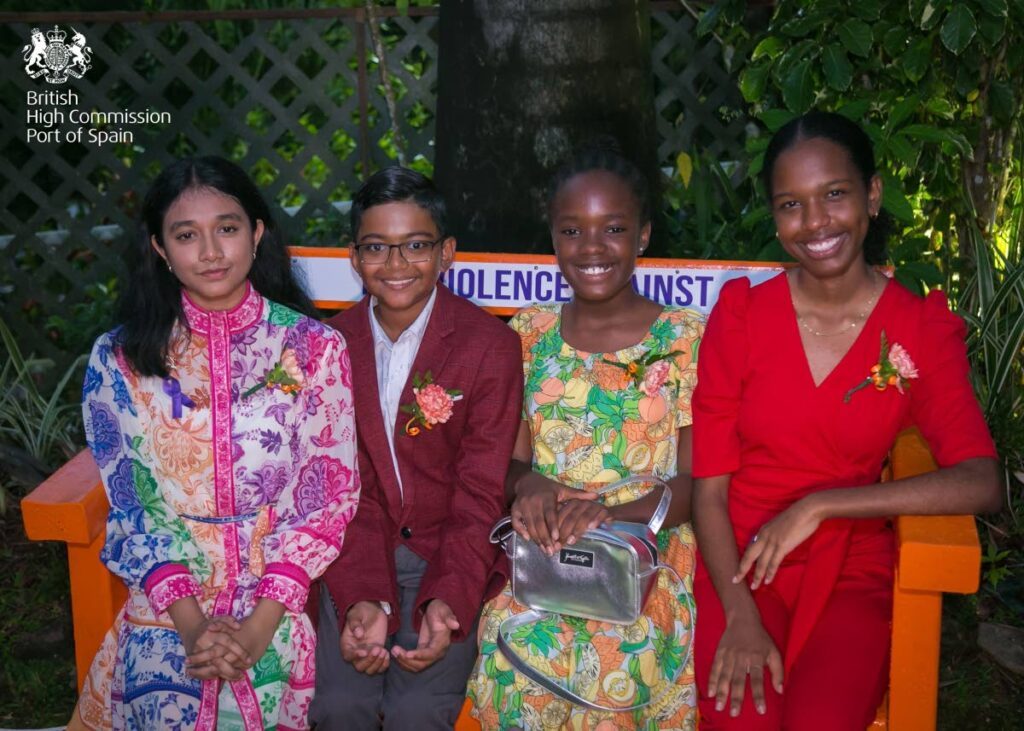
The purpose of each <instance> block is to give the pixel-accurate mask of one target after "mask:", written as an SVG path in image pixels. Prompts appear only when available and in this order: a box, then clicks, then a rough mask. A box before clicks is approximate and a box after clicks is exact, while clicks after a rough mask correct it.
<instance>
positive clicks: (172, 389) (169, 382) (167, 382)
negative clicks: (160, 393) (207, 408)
mask: <svg viewBox="0 0 1024 731" xmlns="http://www.w3.org/2000/svg"><path fill="white" fill-rule="evenodd" d="M164 393H166V394H167V395H168V396H170V397H171V402H172V403H173V409H172V411H171V415H172V416H173V417H174V418H175V419H180V418H181V407H182V405H183V404H184V405H185V406H187V407H189V408H190V409H194V408H195V407H196V405H195V403H194V402H193V401H192V399H190V398H189V397H188V396H186V395H185V394H183V393H182V392H181V384H180V383H178V379H177V378H165V379H164Z"/></svg>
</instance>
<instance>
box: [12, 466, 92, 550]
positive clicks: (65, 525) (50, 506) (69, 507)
mask: <svg viewBox="0 0 1024 731" xmlns="http://www.w3.org/2000/svg"><path fill="white" fill-rule="evenodd" d="M21 515H22V520H23V521H24V523H25V535H27V536H28V537H29V538H30V539H31V540H33V541H63V542H64V543H68V544H72V545H88V544H90V543H92V542H93V541H95V540H96V539H97V538H98V537H100V536H102V535H103V533H104V531H105V530H106V521H107V496H106V494H105V493H104V492H103V483H102V482H101V480H100V470H99V467H97V466H96V462H95V461H93V458H92V454H91V453H90V452H89V450H88V449H85V450H82V451H81V452H79V453H78V454H77V455H75V457H73V458H72V459H71V460H70V461H69V462H68V463H67V464H65V465H64V466H63V467H61V468H60V469H59V470H57V471H56V472H54V473H53V474H52V475H51V476H50V477H49V478H47V479H46V480H45V481H44V482H42V483H41V484H40V485H39V486H38V487H36V489H34V490H33V491H32V492H30V493H29V494H28V495H27V496H26V497H25V498H24V499H23V500H22V501H21Z"/></svg>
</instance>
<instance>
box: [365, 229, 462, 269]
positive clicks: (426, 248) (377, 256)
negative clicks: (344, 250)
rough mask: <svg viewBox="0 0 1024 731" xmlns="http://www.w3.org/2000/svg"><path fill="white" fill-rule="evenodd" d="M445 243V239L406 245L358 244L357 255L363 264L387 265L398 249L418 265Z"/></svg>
mask: <svg viewBox="0 0 1024 731" xmlns="http://www.w3.org/2000/svg"><path fill="white" fill-rule="evenodd" d="M442 241H444V237H443V236H442V237H441V238H439V239H437V241H406V242H405V243H404V244H376V243H374V244H357V245H356V247H355V249H356V255H357V256H358V257H359V260H360V261H361V262H363V264H387V263H388V260H389V259H390V258H391V251H392V249H398V252H399V253H400V254H401V255H402V258H403V259H405V260H406V261H407V262H409V263H410V264H417V263H419V262H421V261H427V260H428V259H430V256H431V254H433V253H434V247H435V246H437V245H438V244H439V243H441V242H442Z"/></svg>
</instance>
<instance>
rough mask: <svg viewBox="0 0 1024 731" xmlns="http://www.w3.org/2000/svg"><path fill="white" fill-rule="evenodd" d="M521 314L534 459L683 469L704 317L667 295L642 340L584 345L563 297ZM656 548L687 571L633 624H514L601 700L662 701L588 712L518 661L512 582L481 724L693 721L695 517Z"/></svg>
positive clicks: (599, 725) (525, 650)
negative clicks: (573, 333)
mask: <svg viewBox="0 0 1024 731" xmlns="http://www.w3.org/2000/svg"><path fill="white" fill-rule="evenodd" d="M511 325H512V327H513V328H514V329H515V330H516V331H517V332H518V333H519V335H520V338H521V339H522V345H523V361H524V374H525V378H526V386H525V396H524V398H525V413H524V417H523V418H524V419H526V420H527V422H528V423H529V427H530V434H531V436H532V440H533V468H534V470H536V471H537V472H540V473H541V474H544V475H546V476H548V477H550V478H551V479H553V480H555V481H557V482H560V483H562V484H565V485H570V486H572V487H574V488H578V489H581V490H597V489H600V488H601V487H603V486H606V485H609V484H611V483H613V482H616V481H618V480H620V479H622V478H623V477H627V476H630V475H652V474H653V475H655V476H657V477H659V478H661V479H663V480H666V481H667V480H668V479H670V478H671V477H673V476H675V474H676V464H677V463H676V457H677V446H678V445H677V442H678V430H679V429H680V428H682V427H685V426H688V425H689V424H690V397H691V394H692V392H693V389H694V386H695V385H696V378H697V376H696V358H697V348H698V345H699V343H700V338H701V335H702V333H703V329H704V320H703V317H702V316H701V315H699V314H697V313H696V312H693V311H691V310H684V309H680V308H673V307H667V308H665V309H664V311H663V312H662V313H661V315H660V316H659V317H658V319H657V320H656V321H655V322H654V324H653V325H652V326H651V328H650V331H649V332H648V334H647V336H646V337H645V338H644V340H643V341H642V342H641V343H639V344H638V345H636V346H633V347H630V348H626V349H624V350H620V351H617V352H614V353H584V352H581V351H577V350H575V349H574V348H572V347H571V346H570V345H568V344H567V343H566V342H565V341H564V340H563V339H562V336H561V326H560V325H561V306H560V305H534V306H532V307H528V308H526V309H524V310H521V311H520V312H519V313H518V314H517V315H516V316H515V317H514V318H513V319H512V322H511ZM673 353H674V355H671V354H673ZM668 355H671V357H667V358H666V357H664V356H668ZM648 363H649V365H648ZM630 364H634V367H633V368H630ZM637 364H644V365H645V366H646V367H645V368H643V369H642V370H641V369H638V368H636V365H637ZM631 372H633V373H632V374H631ZM648 490H649V488H644V487H642V486H641V487H637V486H636V485H631V486H627V487H625V488H623V489H622V490H619V491H616V492H615V493H612V494H609V495H607V496H606V497H605V498H604V500H605V503H606V504H607V505H617V504H620V503H623V502H628V501H630V500H635V499H637V498H639V497H642V496H643V495H644V494H646V492H647V491H648ZM658 547H659V553H660V557H661V560H662V561H663V562H665V563H667V564H669V565H671V566H672V567H673V568H674V569H675V570H676V571H677V572H678V574H679V576H680V577H682V578H683V581H682V583H680V582H679V581H677V580H676V579H675V578H673V577H671V575H670V574H667V573H665V572H662V573H661V574H660V576H659V579H658V584H657V587H656V589H655V590H654V591H652V592H651V596H650V598H649V599H648V602H647V605H646V607H645V608H644V616H643V617H641V619H640V620H639V621H637V622H636V623H635V624H632V625H615V624H607V623H601V622H595V621H591V620H585V619H579V618H575V617H568V616H558V615H552V616H551V617H549V618H548V619H546V620H542V621H540V622H537V623H535V624H532V625H526V626H523V627H520V628H518V629H516V630H514V631H513V633H512V635H511V642H510V644H511V645H512V647H513V649H514V650H515V651H516V652H517V653H518V654H519V655H520V657H522V658H523V659H525V660H526V661H527V662H528V663H530V665H532V666H533V667H535V668H536V669H538V670H539V671H541V672H542V673H544V674H545V675H547V676H548V677H551V678H553V679H556V680H557V681H558V682H559V683H560V684H562V685H564V686H567V687H569V688H571V689H572V690H573V691H574V692H575V693H576V694H577V695H580V696H582V697H584V698H587V699H588V700H591V701H592V702H595V703H597V704H598V705H602V706H605V707H612V708H628V707H629V706H633V705H638V704H641V703H644V702H645V701H648V700H650V699H652V698H653V699H654V701H653V702H652V703H650V704H649V705H647V706H645V707H643V708H640V709H637V710H634V711H619V712H611V711H596V710H589V709H587V708H584V707H582V706H577V705H572V704H570V703H568V702H567V701H564V700H562V699H560V698H557V697H555V696H553V695H552V694H551V693H550V692H548V691H546V690H544V689H543V688H541V687H540V686H538V685H536V684H535V683H533V682H531V681H529V680H527V679H526V678H525V677H524V676H522V675H520V674H519V673H517V672H515V671H514V670H513V669H512V668H511V666H510V664H509V663H508V661H507V660H506V658H505V657H504V656H503V655H502V653H501V651H500V650H498V649H497V645H496V637H497V633H498V626H499V625H500V624H501V622H502V621H503V620H505V619H507V618H508V617H510V616H512V615H515V614H519V613H521V612H523V611H526V609H527V608H526V607H523V606H521V605H519V604H517V603H516V602H515V601H514V600H513V599H512V590H511V586H510V585H506V587H505V589H504V590H503V591H502V593H501V594H499V595H498V596H497V597H496V598H495V599H493V600H491V601H490V602H488V603H487V605H485V607H484V609H483V614H482V617H481V620H480V632H479V635H480V657H479V659H478V660H477V665H476V667H475V668H474V672H473V675H472V676H471V677H470V682H469V692H468V695H469V697H470V699H471V700H472V701H473V704H474V710H473V715H474V716H475V717H477V718H478V719H479V720H480V722H481V724H482V726H483V728H485V729H507V728H522V729H527V730H528V731H534V730H538V731H539V730H540V729H563V728H571V729H574V730H576V731H586V730H587V729H594V730H598V729H599V730H600V731H613V730H614V729H693V728H695V725H696V711H695V707H696V703H697V696H696V691H695V688H694V686H693V663H692V660H691V655H692V653H691V652H690V645H691V641H692V636H693V619H694V617H693V616H692V613H691V607H692V604H691V602H690V599H689V591H690V588H691V580H692V574H693V552H694V539H693V531H692V529H691V527H690V526H689V524H684V525H681V526H677V527H674V528H666V529H663V530H662V531H661V532H659V534H658Z"/></svg>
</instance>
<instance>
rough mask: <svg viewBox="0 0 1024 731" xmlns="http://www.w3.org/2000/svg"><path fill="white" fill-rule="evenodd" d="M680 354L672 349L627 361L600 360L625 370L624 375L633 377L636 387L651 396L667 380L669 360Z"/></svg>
mask: <svg viewBox="0 0 1024 731" xmlns="http://www.w3.org/2000/svg"><path fill="white" fill-rule="evenodd" d="M682 354H683V352H682V351H681V350H673V351H672V352H671V353H657V352H654V353H648V354H647V356H646V357H643V358H637V359H636V360H631V361H629V362H628V363H620V362H618V361H615V360H608V359H607V358H602V360H603V361H604V362H605V363H607V364H608V365H610V366H615V367H616V368H621V369H622V370H624V371H626V375H627V376H629V377H630V378H631V379H633V383H634V384H635V385H636V387H637V388H639V389H640V390H641V391H643V392H644V395H645V396H649V397H651V398H653V397H654V396H655V395H657V393H658V390H659V389H660V388H661V387H662V386H664V385H665V381H667V380H668V372H669V370H670V369H671V364H670V363H669V361H670V360H671V359H672V358H675V357H676V356H677V355H682Z"/></svg>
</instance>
